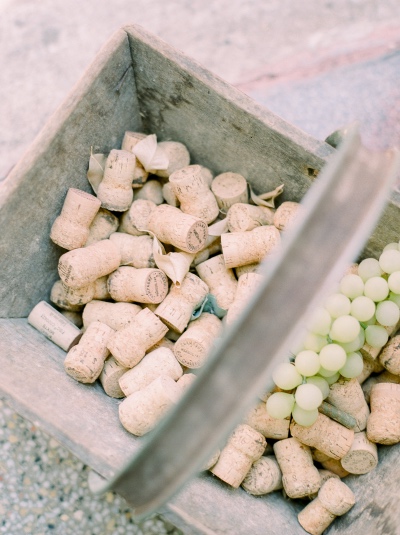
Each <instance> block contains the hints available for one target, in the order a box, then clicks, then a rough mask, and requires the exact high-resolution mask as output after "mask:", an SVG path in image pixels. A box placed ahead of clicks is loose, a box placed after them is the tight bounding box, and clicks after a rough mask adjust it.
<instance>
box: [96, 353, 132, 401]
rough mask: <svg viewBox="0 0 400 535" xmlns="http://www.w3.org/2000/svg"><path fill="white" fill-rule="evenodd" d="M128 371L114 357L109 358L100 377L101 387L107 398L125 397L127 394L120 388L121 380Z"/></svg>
mask: <svg viewBox="0 0 400 535" xmlns="http://www.w3.org/2000/svg"><path fill="white" fill-rule="evenodd" d="M127 371H128V368H124V367H123V366H121V364H119V363H118V362H117V361H116V360H115V358H114V357H112V356H110V357H108V358H107V360H106V361H105V363H104V366H103V370H102V372H101V374H100V377H99V381H100V383H101V386H102V387H103V389H104V392H105V393H106V394H107V396H110V397H111V398H116V399H120V398H123V397H125V394H124V393H123V392H122V390H121V387H120V386H119V380H120V378H121V377H122V376H123V375H124V373H126V372H127Z"/></svg>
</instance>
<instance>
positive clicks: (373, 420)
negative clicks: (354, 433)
mask: <svg viewBox="0 0 400 535" xmlns="http://www.w3.org/2000/svg"><path fill="white" fill-rule="evenodd" d="M370 404H371V414H370V416H369V418H368V422H367V437H368V440H370V441H371V442H376V443H378V444H386V445H391V444H397V443H398V442H400V385H398V384H393V383H378V384H376V385H374V386H373V387H372V390H371V398H370Z"/></svg>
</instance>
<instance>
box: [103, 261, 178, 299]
mask: <svg viewBox="0 0 400 535" xmlns="http://www.w3.org/2000/svg"><path fill="white" fill-rule="evenodd" d="M108 291H109V292H110V295H111V297H112V298H113V299H114V301H125V302H129V301H136V302H138V303H161V301H163V300H164V299H165V297H166V295H167V293H168V280H167V277H166V275H165V273H164V272H163V271H161V269H155V268H142V269H136V268H134V267H131V266H122V267H120V268H118V269H117V270H115V271H114V273H112V274H111V275H110V276H109V277H108Z"/></svg>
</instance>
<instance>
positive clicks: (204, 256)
mask: <svg viewBox="0 0 400 535" xmlns="http://www.w3.org/2000/svg"><path fill="white" fill-rule="evenodd" d="M209 238H215V236H209ZM207 241H208V240H207ZM206 243H207V242H206ZM221 252H222V249H221V239H220V238H219V237H216V238H215V241H214V242H213V243H210V245H209V246H208V247H206V248H205V249H202V250H201V251H199V252H198V253H196V256H195V257H194V258H193V262H192V266H193V267H196V266H198V265H199V264H201V263H202V262H205V261H206V260H208V259H209V258H211V257H212V256H214V255H217V254H219V253H221Z"/></svg>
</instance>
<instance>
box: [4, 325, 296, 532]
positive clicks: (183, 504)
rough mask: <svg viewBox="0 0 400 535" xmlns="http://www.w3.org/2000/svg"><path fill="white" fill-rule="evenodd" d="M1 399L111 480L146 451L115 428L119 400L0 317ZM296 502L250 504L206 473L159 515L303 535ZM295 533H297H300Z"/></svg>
mask: <svg viewBox="0 0 400 535" xmlns="http://www.w3.org/2000/svg"><path fill="white" fill-rule="evenodd" d="M0 340H1V342H2V344H1V348H0V367H1V369H2V373H1V374H0V397H2V398H4V399H5V400H6V401H7V402H8V403H9V404H10V406H11V407H12V408H14V410H16V411H17V412H18V413H19V414H21V415H22V416H23V417H25V418H27V419H28V420H30V421H32V422H33V423H34V424H35V425H38V426H39V427H40V428H41V429H43V430H44V431H45V432H47V433H49V434H50V435H51V436H53V437H54V438H55V439H57V440H58V441H59V442H60V443H61V444H63V445H64V446H65V447H67V448H68V449H69V450H70V451H71V452H72V453H73V454H74V455H76V456H77V457H78V458H79V459H80V460H81V461H82V462H84V463H85V464H86V465H88V466H90V467H91V468H93V469H94V470H95V471H96V472H98V473H99V474H101V475H102V476H103V477H105V478H110V477H111V476H112V475H114V473H115V472H116V471H117V470H119V469H120V467H121V466H122V465H123V464H124V463H125V462H126V461H127V460H128V458H129V457H130V456H131V455H133V454H134V453H135V452H136V451H137V450H138V448H139V447H142V446H145V443H146V438H145V437H144V438H137V437H134V436H132V435H130V434H129V433H128V432H126V431H125V429H123V427H122V426H121V425H119V421H118V403H119V402H118V400H114V399H111V398H109V397H107V396H105V395H104V393H103V391H102V389H101V387H100V385H98V384H97V385H82V384H80V383H77V382H76V381H74V380H73V379H71V378H70V377H69V376H67V374H66V373H65V371H64V368H63V361H64V358H65V352H64V351H62V350H61V349H59V348H58V347H57V346H55V345H54V344H53V343H51V342H49V341H48V340H46V339H45V337H44V336H43V335H41V334H40V333H39V332H37V331H36V330H35V329H33V328H32V327H31V326H30V325H29V324H28V323H27V321H26V320H25V319H10V320H6V319H0ZM299 508H300V505H299V504H295V503H293V502H285V501H283V500H282V498H281V496H280V493H273V494H271V495H269V496H265V497H263V498H254V497H253V496H250V495H248V494H247V493H246V492H244V491H243V490H242V489H236V490H235V489H231V488H229V487H228V486H227V485H224V484H223V483H222V482H220V481H219V480H218V479H217V478H214V477H213V476H212V475H211V474H208V473H202V474H200V475H199V476H198V477H196V478H194V479H192V480H191V481H190V482H189V484H188V485H187V486H186V487H185V488H184V489H183V491H182V492H181V493H180V494H178V495H177V496H175V497H174V499H173V500H172V501H171V502H170V503H169V504H167V505H166V506H165V507H164V508H163V509H162V510H161V511H160V514H162V515H163V516H165V517H166V518H168V519H169V520H170V521H171V522H173V523H174V524H175V525H177V526H178V527H180V528H181V529H183V530H184V532H185V533H189V534H190V533H191V534H193V535H210V534H211V533H217V534H221V535H222V534H223V533H235V535H247V534H248V533H249V531H248V529H249V527H251V533H253V534H254V535H263V534H264V531H265V528H264V522H265V523H266V522H269V527H270V532H269V533H270V534H271V535H280V533H281V528H283V527H284V528H285V529H286V532H287V533H289V532H290V533H293V534H295V533H296V534H297V533H302V530H301V528H300V526H298V525H297V521H296V512H297V511H298V509H299ZM297 528H299V529H297Z"/></svg>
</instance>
